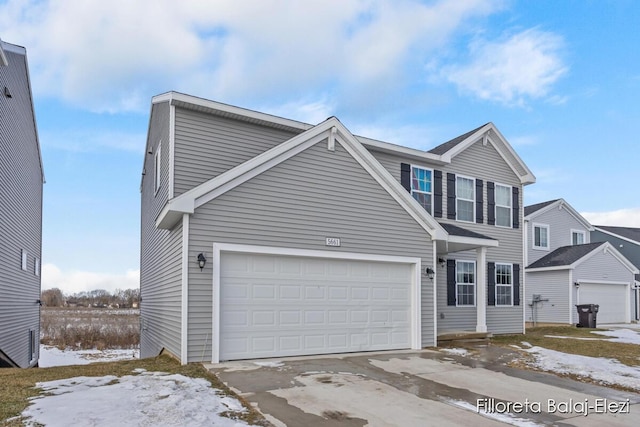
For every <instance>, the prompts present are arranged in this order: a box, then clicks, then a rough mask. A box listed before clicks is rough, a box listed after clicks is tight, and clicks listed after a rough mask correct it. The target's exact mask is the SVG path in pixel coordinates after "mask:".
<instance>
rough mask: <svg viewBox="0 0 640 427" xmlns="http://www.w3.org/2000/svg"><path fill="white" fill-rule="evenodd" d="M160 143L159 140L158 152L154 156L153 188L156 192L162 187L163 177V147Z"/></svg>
mask: <svg viewBox="0 0 640 427" xmlns="http://www.w3.org/2000/svg"><path fill="white" fill-rule="evenodd" d="M160 144H161V143H160V142H159V143H158V149H157V150H156V154H155V155H154V156H153V189H154V192H156V193H157V192H158V190H159V189H160V178H161V177H162V150H161V148H162V147H161V146H160Z"/></svg>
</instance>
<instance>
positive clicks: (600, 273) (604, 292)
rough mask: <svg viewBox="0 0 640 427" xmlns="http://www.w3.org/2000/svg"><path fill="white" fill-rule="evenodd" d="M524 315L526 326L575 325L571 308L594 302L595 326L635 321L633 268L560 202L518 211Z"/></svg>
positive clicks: (572, 210) (582, 219)
mask: <svg viewBox="0 0 640 427" xmlns="http://www.w3.org/2000/svg"><path fill="white" fill-rule="evenodd" d="M524 213H525V217H524V222H525V230H526V233H525V246H526V250H525V257H526V260H525V264H526V265H527V268H526V270H525V271H526V277H525V279H526V292H525V302H526V317H527V321H529V322H534V323H537V322H540V323H565V324H575V323H577V322H578V320H579V315H578V311H577V309H576V305H579V304H597V305H599V311H598V313H597V322H598V323H599V324H602V323H617V322H621V323H626V322H630V321H631V320H635V319H636V317H635V316H636V310H635V309H634V304H636V298H637V290H636V289H635V286H634V274H637V273H638V269H637V268H636V267H635V266H634V265H633V264H632V263H631V262H630V261H629V260H628V259H627V258H625V256H624V255H622V254H621V253H620V252H619V251H618V250H617V248H616V247H614V246H613V245H612V244H610V243H608V242H606V241H593V242H592V241H591V233H592V232H593V230H594V227H593V226H592V225H591V224H590V223H589V222H588V221H587V220H586V219H585V218H584V217H583V216H582V215H580V214H579V213H578V212H577V211H576V210H575V209H574V208H573V207H572V206H571V205H569V204H568V203H567V202H566V201H565V200H563V199H555V200H550V201H547V202H543V203H538V204H535V205H531V206H526V207H525V208H524Z"/></svg>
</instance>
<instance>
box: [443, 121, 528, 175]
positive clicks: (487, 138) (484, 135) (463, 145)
mask: <svg viewBox="0 0 640 427" xmlns="http://www.w3.org/2000/svg"><path fill="white" fill-rule="evenodd" d="M492 132H493V134H494V135H495V137H496V138H498V139H499V140H500V142H501V143H502V144H497V143H496V142H495V141H494V140H493V136H492V135H491V133H492ZM480 139H482V141H483V143H486V142H489V143H491V145H492V146H493V148H495V149H496V151H497V152H498V154H500V157H502V159H503V160H504V161H505V163H506V164H507V165H508V166H509V167H510V168H511V170H512V171H513V173H514V174H515V175H516V176H517V177H518V178H520V183H521V184H524V185H526V184H533V183H534V182H536V177H535V176H534V175H533V172H531V170H530V169H529V168H528V167H527V165H526V164H525V163H524V162H523V161H522V159H521V158H520V156H518V154H517V153H516V152H515V151H514V150H513V148H512V147H511V145H510V144H509V143H508V142H507V140H506V139H505V137H504V136H503V135H502V134H501V133H500V131H499V130H498V128H496V126H495V125H494V124H493V123H487V124H486V125H485V126H483V127H481V128H480V129H478V130H477V131H476V132H474V133H473V134H472V135H470V136H468V137H467V138H466V139H465V140H464V141H462V142H460V143H459V144H456V146H455V147H453V148H451V149H450V150H449V151H447V152H446V153H444V154H443V155H442V156H441V158H442V160H443V161H444V162H446V163H451V162H452V160H453V158H454V157H455V156H457V155H458V154H460V153H462V152H463V151H464V150H466V149H467V148H469V147H470V146H471V145H473V144H474V143H476V142H478V141H479V140H480ZM505 149H506V150H507V151H508V152H509V154H511V156H513V158H514V159H516V162H518V165H519V166H520V167H521V168H522V169H523V170H525V171H526V173H525V174H524V175H523V174H522V173H521V172H518V170H517V169H516V167H515V165H514V164H513V163H512V162H511V161H510V160H509V159H508V157H507V155H506V154H505V153H504V150H505Z"/></svg>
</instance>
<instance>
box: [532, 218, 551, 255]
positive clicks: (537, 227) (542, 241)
mask: <svg viewBox="0 0 640 427" xmlns="http://www.w3.org/2000/svg"><path fill="white" fill-rule="evenodd" d="M533 248H534V249H544V250H549V226H548V225H542V224H533Z"/></svg>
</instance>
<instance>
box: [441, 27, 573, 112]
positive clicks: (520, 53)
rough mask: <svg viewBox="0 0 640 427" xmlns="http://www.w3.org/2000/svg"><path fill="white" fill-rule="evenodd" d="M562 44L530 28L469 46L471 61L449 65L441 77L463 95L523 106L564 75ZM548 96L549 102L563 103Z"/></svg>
mask: <svg viewBox="0 0 640 427" xmlns="http://www.w3.org/2000/svg"><path fill="white" fill-rule="evenodd" d="M563 45H564V42H563V39H562V38H561V37H559V36H558V35H556V34H553V33H551V32H545V31H540V30H538V29H529V30H525V31H522V32H520V33H517V34H514V35H512V36H510V37H509V38H507V39H506V40H502V41H487V40H477V41H474V42H473V43H471V45H470V50H471V62H470V63H469V64H467V65H465V66H451V67H447V68H445V69H444V70H443V72H442V75H444V76H446V78H447V79H448V80H449V81H451V82H453V83H455V84H456V85H458V87H459V88H460V89H461V90H462V91H463V92H468V93H472V94H473V95H475V96H477V97H478V98H481V99H485V100H489V101H496V102H499V103H503V104H507V105H524V104H525V101H526V100H527V99H529V98H543V97H546V96H547V95H548V94H549V91H550V89H551V87H552V86H553V84H554V83H555V82H556V81H558V79H560V77H562V76H563V75H564V74H566V73H567V70H568V68H567V66H566V65H565V64H564V62H563V60H562V57H561V50H562V48H563ZM561 100H562V98H561V97H557V96H556V97H551V98H549V101H550V102H554V103H558V102H562V101H561Z"/></svg>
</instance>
